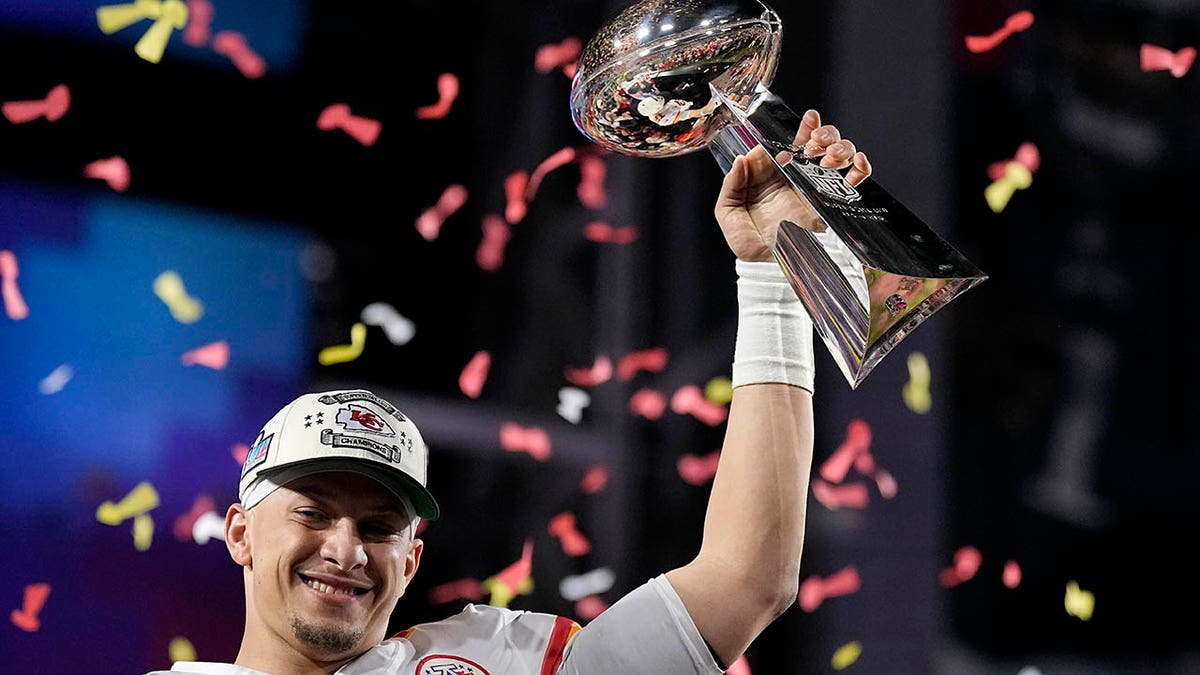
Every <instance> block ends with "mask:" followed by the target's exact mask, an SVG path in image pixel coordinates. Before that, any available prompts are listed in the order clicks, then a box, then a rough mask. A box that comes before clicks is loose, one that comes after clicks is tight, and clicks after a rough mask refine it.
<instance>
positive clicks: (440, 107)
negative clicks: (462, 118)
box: [417, 73, 458, 120]
mask: <svg viewBox="0 0 1200 675" xmlns="http://www.w3.org/2000/svg"><path fill="white" fill-rule="evenodd" d="M437 92H438V100H437V103H434V104H433V105H427V106H422V107H420V108H417V119H422V120H436V119H441V118H443V117H445V116H446V115H448V114H450V108H451V107H452V106H453V105H454V101H455V99H457V98H458V76H456V75H455V74H454V73H442V74H441V75H438V79H437Z"/></svg>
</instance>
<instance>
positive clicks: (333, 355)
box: [317, 323, 367, 366]
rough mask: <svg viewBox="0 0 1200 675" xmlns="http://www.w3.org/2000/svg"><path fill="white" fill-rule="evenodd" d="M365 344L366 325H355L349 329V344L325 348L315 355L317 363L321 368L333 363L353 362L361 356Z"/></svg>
mask: <svg viewBox="0 0 1200 675" xmlns="http://www.w3.org/2000/svg"><path fill="white" fill-rule="evenodd" d="M366 342H367V324H365V323H356V324H354V325H353V326H351V327H350V344H348V345H334V346H332V347H326V348H324V349H322V350H321V353H319V354H317V361H319V362H320V363H321V365H323V366H330V365H333V364H335V363H345V362H347V361H353V360H354V359H357V358H358V357H360V356H362V353H363V345H365V344H366Z"/></svg>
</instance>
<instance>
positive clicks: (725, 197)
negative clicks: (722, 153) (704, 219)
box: [714, 155, 747, 219]
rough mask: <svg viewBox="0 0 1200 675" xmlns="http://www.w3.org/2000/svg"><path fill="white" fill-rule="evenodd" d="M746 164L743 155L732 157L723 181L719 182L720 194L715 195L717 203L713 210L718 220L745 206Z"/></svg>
mask: <svg viewBox="0 0 1200 675" xmlns="http://www.w3.org/2000/svg"><path fill="white" fill-rule="evenodd" d="M746 162H747V160H746V157H745V156H744V155H738V156H737V157H734V158H733V165H732V166H730V167H729V172H728V173H726V174H725V179H724V180H723V181H722V182H721V192H720V193H719V194H718V195H717V203H716V206H715V208H714V211H715V213H716V216H717V218H718V219H720V218H721V217H722V216H723V214H725V213H728V212H729V211H732V210H734V209H740V208H742V207H743V206H745V204H746V178H747V171H746Z"/></svg>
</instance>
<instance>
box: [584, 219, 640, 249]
mask: <svg viewBox="0 0 1200 675" xmlns="http://www.w3.org/2000/svg"><path fill="white" fill-rule="evenodd" d="M640 234H641V233H640V232H639V231H638V229H637V228H636V227H634V226H632V225H625V226H623V227H613V226H611V225H609V224H608V223H605V222H602V221H594V222H591V223H588V224H587V225H586V226H584V228H583V236H584V238H585V239H587V240H588V241H591V242H596V243H597V244H630V243H633V242H635V241H637V238H638V236H639V235H640Z"/></svg>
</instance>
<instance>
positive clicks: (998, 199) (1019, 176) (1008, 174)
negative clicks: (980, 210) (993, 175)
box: [983, 161, 1033, 213]
mask: <svg viewBox="0 0 1200 675" xmlns="http://www.w3.org/2000/svg"><path fill="white" fill-rule="evenodd" d="M1030 185H1033V172H1031V171H1030V170H1029V169H1027V168H1025V166H1024V165H1022V164H1021V163H1020V162H1017V161H1012V162H1009V163H1008V164H1006V165H1005V168H1004V175H1003V176H1002V177H1001V178H1000V179H998V180H996V181H994V182H992V184H991V185H989V186H987V187H986V188H984V190H983V198H984V199H985V200H986V201H987V204H988V207H989V208H991V209H992V211H993V212H995V213H1000V212H1001V211H1003V210H1004V207H1005V206H1008V201H1009V200H1010V199H1012V196H1013V194H1014V193H1016V191H1017V190H1024V189H1025V188H1028V187H1029V186H1030Z"/></svg>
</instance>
